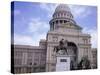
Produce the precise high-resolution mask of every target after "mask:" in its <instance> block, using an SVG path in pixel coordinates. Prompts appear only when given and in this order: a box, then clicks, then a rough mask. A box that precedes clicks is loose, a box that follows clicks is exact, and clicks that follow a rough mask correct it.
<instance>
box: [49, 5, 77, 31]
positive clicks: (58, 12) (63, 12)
mask: <svg viewBox="0 0 100 75" xmlns="http://www.w3.org/2000/svg"><path fill="white" fill-rule="evenodd" d="M49 23H50V25H51V26H50V29H51V30H54V29H57V28H58V26H59V25H62V24H66V23H72V24H76V22H75V21H74V19H73V15H72V13H71V10H70V8H69V7H68V5H66V4H60V5H58V6H57V7H56V9H55V11H54V14H53V16H52V19H51V20H50V22H49Z"/></svg>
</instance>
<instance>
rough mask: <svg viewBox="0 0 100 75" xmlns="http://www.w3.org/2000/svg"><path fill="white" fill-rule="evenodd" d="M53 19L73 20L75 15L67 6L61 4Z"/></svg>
mask: <svg viewBox="0 0 100 75" xmlns="http://www.w3.org/2000/svg"><path fill="white" fill-rule="evenodd" d="M53 18H69V19H72V18H73V15H72V13H71V11H70V8H69V7H68V5H66V4H60V5H58V6H57V7H56V9H55V12H54V14H53Z"/></svg>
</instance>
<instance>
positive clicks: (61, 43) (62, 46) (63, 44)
mask: <svg viewBox="0 0 100 75" xmlns="http://www.w3.org/2000/svg"><path fill="white" fill-rule="evenodd" d="M67 43H68V42H67V40H66V41H64V39H61V41H59V45H58V46H55V47H54V51H56V53H58V52H63V53H61V54H68V52H67Z"/></svg>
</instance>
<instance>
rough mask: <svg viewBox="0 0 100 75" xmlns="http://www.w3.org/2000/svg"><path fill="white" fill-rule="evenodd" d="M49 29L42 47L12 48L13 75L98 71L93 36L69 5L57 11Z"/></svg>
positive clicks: (16, 46)
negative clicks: (85, 70)
mask: <svg viewBox="0 0 100 75" xmlns="http://www.w3.org/2000/svg"><path fill="white" fill-rule="evenodd" d="M49 25H50V30H49V31H48V33H47V35H46V39H40V42H39V46H30V45H15V44H12V47H11V52H12V53H11V60H12V61H11V64H13V65H11V68H12V70H11V71H12V73H34V72H55V71H69V70H81V69H95V68H97V49H96V48H92V47H91V42H90V41H91V36H90V34H85V33H83V32H82V29H83V28H82V27H80V26H79V25H77V23H76V22H75V20H74V16H73V14H72V13H71V10H70V8H69V7H68V5H66V4H60V5H58V6H57V7H56V9H55V11H54V13H53V15H52V19H51V20H50V21H49ZM33 40H34V39H33Z"/></svg>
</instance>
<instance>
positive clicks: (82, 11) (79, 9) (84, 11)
mask: <svg viewBox="0 0 100 75" xmlns="http://www.w3.org/2000/svg"><path fill="white" fill-rule="evenodd" d="M69 7H70V9H71V12H72V14H73V16H74V17H75V18H79V17H80V16H81V17H80V18H85V17H87V16H88V15H89V14H90V13H91V11H90V10H89V7H88V6H79V5H69Z"/></svg>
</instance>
